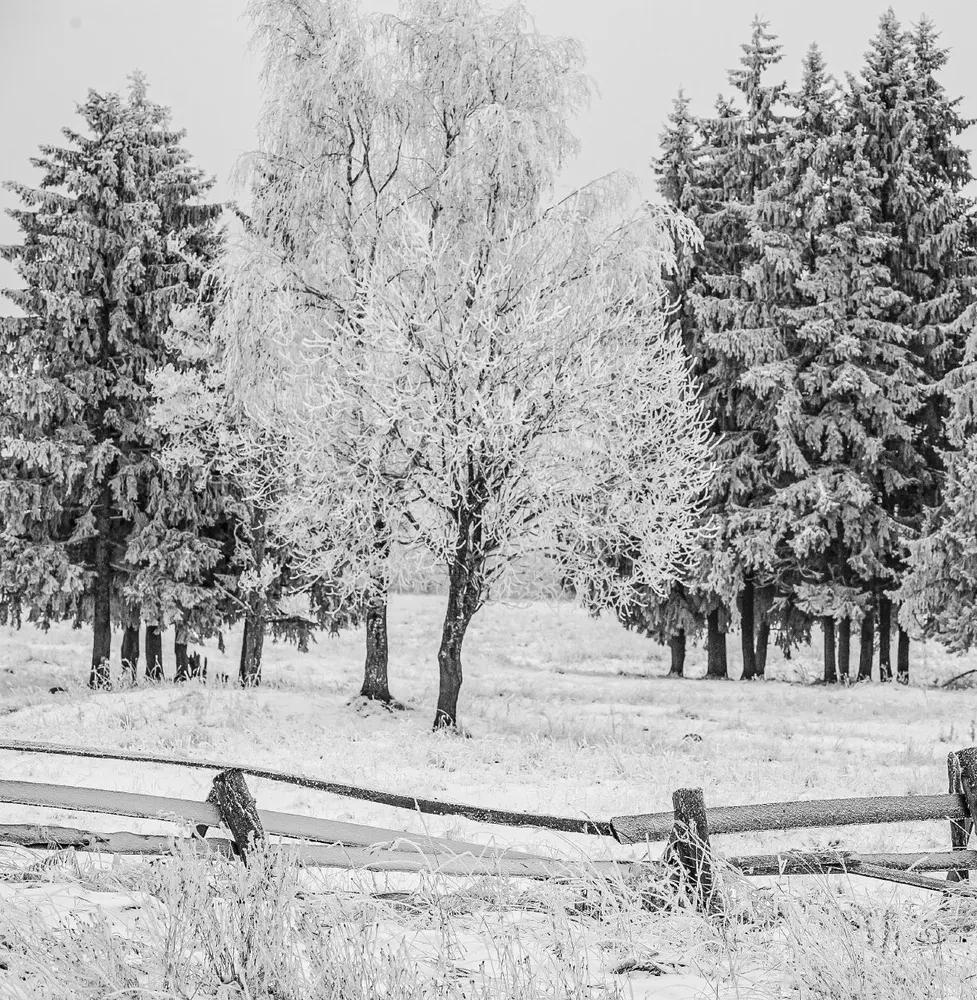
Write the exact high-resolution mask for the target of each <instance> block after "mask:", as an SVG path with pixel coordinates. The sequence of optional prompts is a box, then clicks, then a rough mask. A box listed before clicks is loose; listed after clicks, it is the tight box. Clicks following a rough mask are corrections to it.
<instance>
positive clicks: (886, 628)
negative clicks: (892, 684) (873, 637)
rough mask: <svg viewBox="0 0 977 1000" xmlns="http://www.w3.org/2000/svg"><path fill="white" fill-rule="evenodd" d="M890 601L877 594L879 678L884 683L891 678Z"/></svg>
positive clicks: (883, 595) (884, 596)
mask: <svg viewBox="0 0 977 1000" xmlns="http://www.w3.org/2000/svg"><path fill="white" fill-rule="evenodd" d="M891 646H892V601H891V600H889V598H888V597H886V595H885V594H879V680H880V681H881V682H882V683H883V684H885V683H887V682H888V681H891V680H892V661H891V658H890V650H891Z"/></svg>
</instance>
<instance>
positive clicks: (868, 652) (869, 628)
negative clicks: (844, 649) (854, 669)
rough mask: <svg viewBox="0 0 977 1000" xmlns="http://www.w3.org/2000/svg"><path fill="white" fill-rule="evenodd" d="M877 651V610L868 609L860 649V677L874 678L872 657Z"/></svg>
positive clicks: (867, 679) (865, 678)
mask: <svg viewBox="0 0 977 1000" xmlns="http://www.w3.org/2000/svg"><path fill="white" fill-rule="evenodd" d="M874 653H875V612H874V611H868V612H866V614H865V617H864V618H863V619H862V632H861V642H860V643H859V650H858V679H859V680H860V681H870V680H871V679H872V659H873V656H874Z"/></svg>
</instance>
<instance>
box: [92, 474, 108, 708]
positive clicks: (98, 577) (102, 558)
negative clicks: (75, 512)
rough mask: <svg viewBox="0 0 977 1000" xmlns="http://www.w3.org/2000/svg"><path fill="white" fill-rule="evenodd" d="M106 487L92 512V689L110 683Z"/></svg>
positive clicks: (103, 687)
mask: <svg viewBox="0 0 977 1000" xmlns="http://www.w3.org/2000/svg"><path fill="white" fill-rule="evenodd" d="M109 502H110V497H109V487H108V483H106V484H105V485H104V486H103V487H102V490H101V498H100V502H99V505H98V513H97V514H96V515H95V531H96V536H95V583H94V592H93V595H92V596H93V607H92V671H91V674H90V675H89V678H88V686H89V687H90V688H91V689H92V690H93V691H97V690H108V689H109V688H111V687H112V674H111V672H110V669H109V662H110V660H111V656H112V549H111V545H112V540H111V537H110V534H109V533H110V531H111V521H110V520H109Z"/></svg>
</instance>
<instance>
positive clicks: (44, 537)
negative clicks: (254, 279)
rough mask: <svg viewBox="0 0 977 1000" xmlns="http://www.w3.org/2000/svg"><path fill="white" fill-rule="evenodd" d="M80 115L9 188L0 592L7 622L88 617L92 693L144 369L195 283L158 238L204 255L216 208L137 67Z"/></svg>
mask: <svg viewBox="0 0 977 1000" xmlns="http://www.w3.org/2000/svg"><path fill="white" fill-rule="evenodd" d="M78 110H79V114H80V115H81V117H82V119H83V121H84V124H85V129H86V132H76V131H73V130H72V129H64V130H63V133H64V136H65V138H66V139H67V141H68V144H67V145H66V146H65V147H57V146H42V147H41V154H42V155H41V156H40V157H37V158H35V159H33V160H32V161H31V162H32V164H33V165H34V166H35V167H36V168H38V169H39V170H41V171H42V174H43V177H42V180H41V183H40V186H39V187H37V188H32V187H29V186H28V185H25V184H19V183H12V184H8V185H7V186H8V189H9V190H11V191H13V192H14V193H15V194H16V195H17V196H18V197H19V198H20V200H21V202H22V203H23V207H22V208H19V209H16V210H14V211H12V212H11V215H12V217H13V218H14V220H15V221H16V222H17V224H18V225H19V227H20V229H21V232H22V234H23V243H22V244H20V245H17V246H12V247H5V248H3V250H2V253H3V256H4V257H5V258H6V259H8V260H10V261H12V262H13V264H14V266H15V268H16V269H17V271H18V273H19V275H20V277H21V278H22V280H23V281H24V282H25V285H26V288H24V289H22V290H16V291H10V292H6V293H5V294H6V295H7V296H8V298H10V299H12V300H13V301H14V302H15V303H16V304H17V305H18V306H19V307H20V309H21V310H22V312H23V313H24V315H23V316H21V317H8V318H3V319H0V339H2V351H0V354H2V363H0V455H2V460H3V465H2V479H0V528H2V533H3V535H2V550H3V556H2V561H0V592H2V594H3V601H4V604H5V606H6V607H7V608H9V609H10V611H11V612H12V613H13V614H14V615H16V616H17V617H18V619H19V617H20V616H21V615H23V616H25V617H27V618H28V619H29V620H33V621H38V622H40V623H42V624H47V623H48V622H50V621H52V620H59V619H65V618H69V619H73V620H75V621H76V622H79V623H81V622H91V623H92V627H93V632H94V642H93V651H92V670H91V678H90V683H91V686H92V687H105V686H108V684H109V656H110V651H111V627H112V622H113V619H115V620H116V621H123V622H125V621H126V619H127V618H128V612H127V610H126V609H125V607H124V605H125V597H124V595H123V593H122V584H123V583H124V582H125V579H126V574H127V573H128V572H129V570H130V569H131V568H132V567H131V566H129V565H128V563H127V544H128V540H129V538H130V536H131V534H132V532H133V529H134V527H135V526H136V524H137V523H138V522H139V520H140V518H142V517H144V516H145V511H146V506H147V502H148V498H149V496H150V494H151V493H152V491H153V490H155V489H157V488H159V483H160V478H159V477H160V474H161V473H160V470H159V466H158V464H157V462H156V456H155V451H156V447H157V435H156V432H155V431H153V430H152V429H150V428H149V426H148V423H147V413H148V409H149V406H150V402H151V400H150V394H149V392H148V388H147V384H148V383H147V379H148V376H149V373H150V372H152V370H153V369H154V368H155V367H156V366H157V365H159V364H160V363H162V361H163V360H164V359H165V345H164V341H163V335H164V333H165V331H166V329H167V327H168V325H169V322H170V320H169V313H170V309H171V308H172V307H173V306H175V305H179V304H180V303H182V302H185V301H188V300H190V299H191V298H192V297H193V296H194V295H195V286H196V284H197V282H198V280H199V273H198V270H197V268H196V267H195V266H193V265H191V264H189V263H188V262H187V261H186V259H185V258H184V256H183V255H182V254H181V253H179V252H177V251H176V250H175V249H174V248H173V241H174V240H179V241H182V242H183V243H184V244H185V245H186V244H190V245H193V246H194V247H195V248H196V250H197V251H198V252H199V253H202V254H206V253H208V252H210V251H211V249H212V248H213V245H214V244H215V242H216V240H217V229H216V226H217V221H216V220H217V218H218V216H219V214H220V211H221V209H220V207H219V206H214V205H207V204H205V203H204V202H203V198H204V196H205V195H206V193H207V191H208V189H209V188H210V186H211V183H212V182H210V181H208V180H206V179H205V178H204V176H203V175H202V173H201V172H200V171H199V170H198V169H197V168H196V167H194V166H193V165H192V164H191V161H190V155H189V153H188V152H187V151H186V150H185V149H184V148H183V147H182V146H181V142H182V139H183V133H182V132H177V131H174V130H173V129H172V127H171V125H170V119H169V113H168V111H167V109H165V108H163V107H161V106H160V105H158V104H154V103H153V102H152V101H150V100H149V98H148V97H147V94H146V84H145V81H144V79H143V78H142V77H141V76H140V75H138V74H136V75H135V76H134V77H133V78H132V85H131V87H130V89H129V93H128V95H127V96H125V97H122V96H119V95H116V94H107V95H102V94H97V93H95V92H94V91H90V92H89V95H88V99H87V100H86V101H85V103H84V104H82V105H80V106H79V109H78ZM126 623H127V624H128V623H129V622H126Z"/></svg>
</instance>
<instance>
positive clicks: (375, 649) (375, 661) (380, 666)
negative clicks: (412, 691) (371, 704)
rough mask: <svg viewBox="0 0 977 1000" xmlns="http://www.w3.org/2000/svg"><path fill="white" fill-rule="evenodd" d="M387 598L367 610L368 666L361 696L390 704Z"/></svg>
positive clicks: (380, 599) (364, 674)
mask: <svg viewBox="0 0 977 1000" xmlns="http://www.w3.org/2000/svg"><path fill="white" fill-rule="evenodd" d="M387 664H388V645H387V598H386V595H384V596H383V597H381V598H377V599H376V600H374V601H373V602H371V604H370V606H369V607H368V608H367V609H366V664H365V665H364V668H363V687H362V688H361V689H360V695H361V696H362V697H364V698H369V699H371V700H373V701H382V702H384V703H385V704H389V703H390V702H391V701H393V698H392V697H391V695H390V687H389V682H388V680H387Z"/></svg>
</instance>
